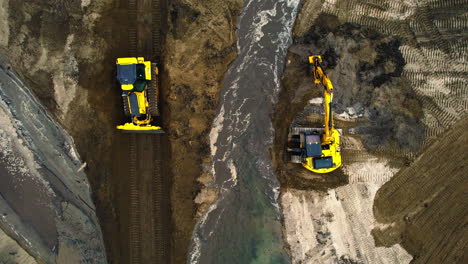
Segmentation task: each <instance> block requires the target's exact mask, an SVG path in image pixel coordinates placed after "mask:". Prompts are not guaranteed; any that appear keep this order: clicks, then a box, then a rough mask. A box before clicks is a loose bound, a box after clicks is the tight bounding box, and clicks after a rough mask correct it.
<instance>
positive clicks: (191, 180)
mask: <svg viewBox="0 0 468 264" xmlns="http://www.w3.org/2000/svg"><path fill="white" fill-rule="evenodd" d="M0 7H1V9H0V10H1V13H0V14H1V16H0V18H1V19H2V23H1V26H2V27H1V28H0V32H2V34H1V35H0V38H1V39H0V44H1V51H2V53H3V54H7V55H8V57H9V60H10V63H11V67H12V68H13V69H14V70H15V72H17V73H18V74H19V75H20V76H21V77H22V79H23V80H24V81H25V83H26V85H27V86H28V87H30V89H31V90H32V91H33V92H34V94H35V95H36V96H37V97H38V98H39V99H40V101H41V103H42V104H43V105H44V106H45V107H46V108H47V109H48V110H49V112H50V113H51V114H52V115H53V116H54V117H55V119H56V120H58V121H59V122H60V123H61V124H62V125H63V126H64V127H65V128H66V130H67V131H68V132H69V133H70V134H71V136H72V137H73V139H74V141H75V144H76V145H77V148H78V151H79V153H80V155H81V158H82V160H83V161H84V162H85V163H86V165H87V166H86V168H85V172H86V174H87V176H88V180H89V182H90V185H91V187H92V191H93V200H94V202H95V204H96V207H97V215H98V217H99V219H100V223H101V229H102V232H103V236H104V240H105V245H106V251H107V258H108V261H109V262H110V263H122V256H123V255H122V254H124V253H123V251H125V250H127V249H126V248H124V247H125V245H126V244H125V243H126V242H125V241H124V240H126V239H125V234H126V233H125V232H126V231H125V230H126V228H127V227H126V226H122V225H121V221H122V219H124V220H125V217H126V216H125V215H123V214H124V212H126V210H125V208H123V207H121V206H122V205H123V206H125V204H126V203H125V202H122V198H123V197H128V195H127V194H126V193H121V190H123V189H125V188H123V187H124V185H125V184H126V183H125V180H124V179H118V178H115V177H112V168H113V164H112V159H113V157H114V156H113V155H112V153H111V151H110V150H111V149H112V144H113V142H114V141H115V139H116V138H118V137H119V135H120V133H119V132H118V131H116V129H115V125H116V124H119V123H122V122H123V121H124V120H125V119H124V117H123V113H122V109H121V108H122V106H121V99H120V94H119V92H118V87H117V84H116V82H115V72H114V64H115V58H116V57H123V56H128V48H129V42H128V39H127V37H128V34H127V32H128V30H127V27H126V25H127V24H128V23H127V21H126V19H127V16H126V15H127V9H126V8H127V1H123V0H122V1H119V0H105V1H71V2H70V1H59V2H56V1H48V0H40V1H29V0H24V1H7V0H3V1H0ZM241 7H242V1H239V0H233V1H224V2H219V1H203V2H200V1H179V0H174V1H170V3H169V14H167V17H168V21H167V25H168V27H167V28H164V29H163V31H164V32H165V33H166V43H165V45H164V46H163V63H164V64H163V65H162V69H163V71H162V80H163V83H162V88H161V93H162V100H161V101H162V125H163V127H164V129H165V130H166V132H167V134H168V135H169V140H170V153H171V154H170V156H171V157H170V158H171V161H170V167H171V169H172V177H173V178H172V192H171V200H172V206H173V208H172V213H173V216H172V218H173V226H172V227H168V228H170V229H171V231H172V234H173V235H172V245H171V246H172V249H171V253H172V262H173V263H183V262H185V258H186V254H187V251H188V246H189V243H190V239H191V235H192V230H193V227H194V225H195V221H196V219H197V218H198V217H199V216H200V215H201V214H202V212H203V211H204V209H206V207H207V206H208V205H209V204H210V203H211V202H212V201H214V199H216V191H215V190H212V189H210V188H203V190H202V187H203V186H204V185H205V184H206V185H209V182H210V181H211V176H209V174H208V172H207V170H206V167H207V166H208V165H207V164H209V163H210V157H209V147H208V133H209V129H210V127H211V123H212V118H213V115H214V110H215V107H216V105H217V101H218V98H217V96H218V91H219V88H220V86H221V84H220V83H221V80H222V77H223V75H224V72H225V71H226V69H227V66H228V64H229V63H230V62H231V61H232V60H233V59H234V58H235V55H236V46H235V42H236V38H235V29H236V19H237V16H238V15H239V12H240V9H241ZM12 10H14V12H13V11H12ZM119 219H120V221H119ZM124 222H125V221H124ZM2 243H3V242H2ZM5 243H7V242H5ZM8 243H9V244H8V245H10V244H11V242H8ZM11 245H12V246H11V247H14V243H13V244H11ZM8 247H10V246H8ZM20 251H21V250H20V249H18V250H17V251H11V255H12V256H16V255H15V254H16V253H15V252H20ZM22 254H23V253H18V259H19V258H23V256H22ZM11 258H13V257H11ZM25 261H26V259H25Z"/></svg>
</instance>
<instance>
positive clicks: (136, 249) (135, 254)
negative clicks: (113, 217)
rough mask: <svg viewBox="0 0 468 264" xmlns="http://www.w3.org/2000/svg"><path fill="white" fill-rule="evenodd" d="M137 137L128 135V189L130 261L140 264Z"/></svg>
mask: <svg viewBox="0 0 468 264" xmlns="http://www.w3.org/2000/svg"><path fill="white" fill-rule="evenodd" d="M136 137H137V135H135V134H130V135H129V156H130V161H129V185H130V186H129V187H130V230H129V233H130V261H131V263H140V249H141V230H140V198H139V195H138V194H139V191H138V178H137V177H138V174H137V168H136V164H137V138H136Z"/></svg>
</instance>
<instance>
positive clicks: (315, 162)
mask: <svg viewBox="0 0 468 264" xmlns="http://www.w3.org/2000/svg"><path fill="white" fill-rule="evenodd" d="M309 63H310V64H311V65H312V75H313V77H314V83H315V85H316V86H317V85H318V84H321V85H322V86H323V87H324V88H325V89H324V92H323V94H324V96H323V107H324V120H323V122H324V127H323V128H306V127H292V128H291V129H290V133H289V136H288V140H289V144H290V147H288V152H289V153H290V154H291V161H292V162H294V163H301V164H302V166H303V167H304V168H306V169H308V170H310V171H312V172H315V173H329V172H332V171H334V170H336V169H337V168H339V167H340V166H341V149H340V131H339V130H338V129H336V128H335V127H334V123H333V111H332V106H331V102H332V100H333V85H332V83H331V81H330V79H328V77H327V76H326V75H325V72H324V71H323V68H322V66H321V63H322V57H321V56H320V55H312V56H309Z"/></svg>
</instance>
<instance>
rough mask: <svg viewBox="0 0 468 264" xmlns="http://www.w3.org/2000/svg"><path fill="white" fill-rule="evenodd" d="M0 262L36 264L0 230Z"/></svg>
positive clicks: (6, 263)
mask: <svg viewBox="0 0 468 264" xmlns="http://www.w3.org/2000/svg"><path fill="white" fill-rule="evenodd" d="M0 260H1V263H5V264H9V263H22V264H33V263H37V262H36V260H34V258H33V257H31V256H30V255H29V254H28V253H27V252H26V251H24V249H23V248H22V247H21V246H20V245H18V243H16V241H14V240H13V239H11V238H10V237H9V236H8V235H7V234H5V233H4V232H3V231H2V230H1V229H0Z"/></svg>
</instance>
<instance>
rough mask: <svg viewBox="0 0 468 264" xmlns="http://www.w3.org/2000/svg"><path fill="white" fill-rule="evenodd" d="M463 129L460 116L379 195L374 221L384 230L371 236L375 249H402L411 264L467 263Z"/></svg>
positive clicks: (465, 122) (465, 142)
mask: <svg viewBox="0 0 468 264" xmlns="http://www.w3.org/2000/svg"><path fill="white" fill-rule="evenodd" d="M467 127H468V117H467V116H465V118H464V119H462V120H461V121H460V122H459V123H458V124H456V125H455V126H453V127H452V128H451V129H449V130H448V131H447V132H446V133H445V134H444V135H443V136H442V137H440V138H439V140H437V141H436V142H434V143H433V144H432V145H431V146H429V147H428V148H427V149H426V150H425V152H424V154H422V155H421V156H420V157H419V158H418V159H417V160H416V161H415V162H414V163H412V164H411V165H410V166H409V167H407V168H404V169H403V170H401V171H399V172H398V173H397V174H396V175H395V176H394V177H393V178H392V179H391V180H390V181H389V182H387V183H386V184H385V185H384V186H382V188H381V189H379V191H378V192H377V195H376V198H375V203H374V215H375V217H376V219H377V221H378V222H379V223H380V224H382V226H383V227H381V228H379V227H377V228H374V230H373V235H374V237H375V238H376V243H377V244H378V245H381V246H390V245H393V244H395V243H400V244H402V245H403V246H404V247H405V249H407V250H408V251H409V252H410V253H411V255H413V256H414V259H413V263H466V262H467V261H468V254H467V252H468V246H467V245H468V230H467V229H466V224H467V221H468V205H467V203H466V202H464V201H466V198H467V197H466V188H467V186H468V179H467V177H466V176H467V175H468V168H467V167H466V161H467V159H468V153H467V151H466V146H468V139H467V137H466V128H467ZM403 197H405V199H402V198H403Z"/></svg>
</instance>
